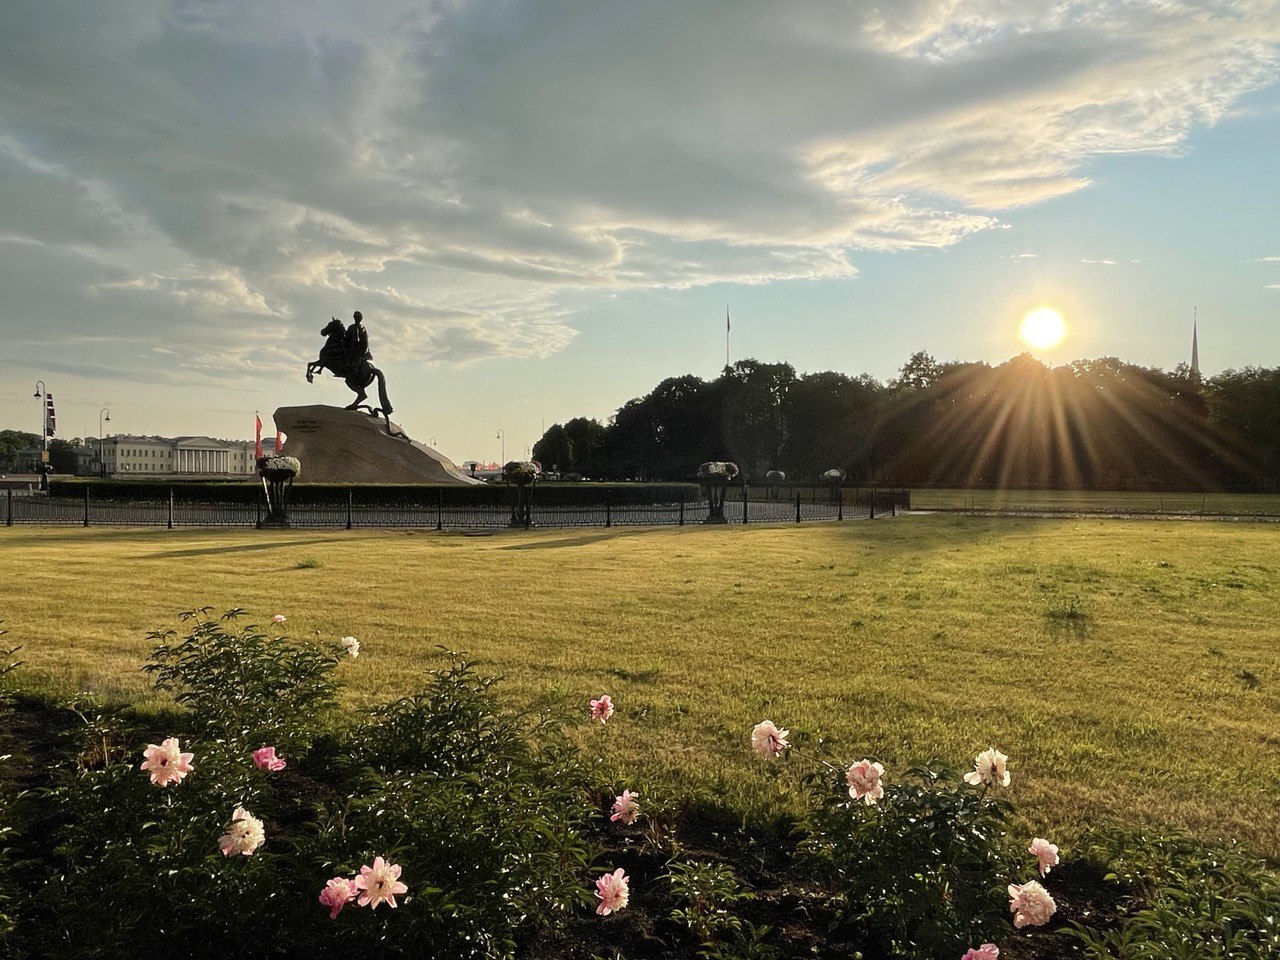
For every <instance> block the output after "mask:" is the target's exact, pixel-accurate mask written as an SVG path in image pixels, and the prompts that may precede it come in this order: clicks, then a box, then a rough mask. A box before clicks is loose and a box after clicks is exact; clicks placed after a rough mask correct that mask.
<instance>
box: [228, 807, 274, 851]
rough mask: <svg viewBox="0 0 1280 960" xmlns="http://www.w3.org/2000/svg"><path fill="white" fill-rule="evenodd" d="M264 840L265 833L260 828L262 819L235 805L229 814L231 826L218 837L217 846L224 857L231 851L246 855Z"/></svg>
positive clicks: (265, 839) (264, 841)
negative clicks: (233, 810)
mask: <svg viewBox="0 0 1280 960" xmlns="http://www.w3.org/2000/svg"><path fill="white" fill-rule="evenodd" d="M266 841H267V834H266V831H264V830H263V829H262V821H261V820H259V819H258V818H257V817H255V816H254V815H253V814H252V813H250V812H249V811H248V810H246V809H245V808H244V807H236V809H235V812H234V813H232V814H231V826H229V827H227V832H226V833H224V834H223V835H222V836H220V837H219V838H218V846H219V848H221V850H222V855H223V856H224V857H229V856H231V855H232V854H233V853H242V854H244V855H245V856H246V857H247V856H250V855H252V854H253V851H255V850H257V849H258V848H259V847H260V846H262V845H263V844H264V843H266Z"/></svg>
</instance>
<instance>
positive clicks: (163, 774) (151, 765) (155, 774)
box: [138, 737, 195, 787]
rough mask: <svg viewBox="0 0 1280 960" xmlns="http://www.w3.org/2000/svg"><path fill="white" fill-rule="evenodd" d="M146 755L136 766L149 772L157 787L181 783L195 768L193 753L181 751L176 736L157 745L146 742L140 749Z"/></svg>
mask: <svg viewBox="0 0 1280 960" xmlns="http://www.w3.org/2000/svg"><path fill="white" fill-rule="evenodd" d="M142 755H143V756H144V757H146V759H145V760H143V761H142V763H141V765H140V766H139V767H138V769H139V770H149V771H150V772H151V782H152V783H154V784H155V785H156V786H157V787H167V786H168V785H169V784H171V783H181V782H182V778H183V777H185V776H186V775H187V774H188V773H190V772H191V771H192V770H194V769H195V767H194V766H193V765H192V763H191V760H192V758H193V757H194V756H195V754H194V753H182V752H181V750H180V749H179V748H178V738H177V737H170V738H169V739H168V740H166V741H164V743H161V744H159V745H156V744H154V743H149V744H147V749H145V750H143V751H142Z"/></svg>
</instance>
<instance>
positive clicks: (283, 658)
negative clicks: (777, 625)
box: [0, 610, 1280, 960]
mask: <svg viewBox="0 0 1280 960" xmlns="http://www.w3.org/2000/svg"><path fill="white" fill-rule="evenodd" d="M246 619H247V618H246V617H245V616H244V614H243V612H242V611H230V612H229V613H228V614H226V615H225V616H223V617H220V618H215V617H213V616H211V615H210V611H207V610H205V611H200V612H197V613H192V614H188V615H185V617H184V626H183V629H182V630H181V631H177V632H175V631H162V632H157V633H154V634H152V635H151V639H152V640H153V642H154V644H155V648H154V650H153V653H152V655H151V658H150V660H149V662H148V664H147V665H146V668H145V669H147V670H148V671H149V672H150V674H151V675H152V678H153V680H154V683H155V686H156V689H157V691H158V692H160V693H163V694H168V695H171V696H172V697H173V700H174V702H175V704H176V705H177V707H178V710H177V711H176V712H171V713H167V714H160V715H157V714H156V713H154V712H149V713H147V714H144V715H142V717H141V718H139V717H136V716H134V717H131V716H130V715H128V714H127V713H122V712H120V711H108V710H103V709H95V708H94V707H93V705H92V704H90V703H86V702H83V701H82V702H80V703H78V704H76V709H75V711H74V712H73V711H56V710H48V709H47V708H42V707H39V706H38V704H34V703H32V702H28V704H27V709H25V710H24V709H18V710H16V712H15V710H14V707H13V705H12V704H11V703H8V704H6V705H7V708H8V709H9V711H10V715H9V717H7V718H6V719H7V720H8V722H7V723H6V724H4V725H3V728H4V730H5V734H4V735H5V737H7V738H8V740H6V741H5V742H0V747H3V748H4V749H2V750H0V753H16V754H27V755H28V756H32V755H34V756H38V757H40V758H42V759H41V762H40V763H31V762H26V763H25V766H24V767H23V769H21V770H19V771H18V772H17V773H16V774H15V773H14V772H13V771H11V770H8V769H7V766H8V765H7V764H3V763H0V777H7V778H8V779H7V780H4V781H3V782H0V786H2V787H4V789H3V790H0V841H3V842H2V843H0V953H5V952H6V951H9V953H12V955H15V956H31V957H65V956H79V955H83V954H85V953H86V949H85V948H86V947H91V948H92V949H91V951H90V952H91V954H92V955H94V956H101V957H108V958H109V957H135V956H173V955H194V954H203V955H211V956H212V955H235V956H238V957H259V956H263V957H265V956H274V955H290V954H292V953H296V952H300V951H303V950H305V953H306V955H308V956H314V957H321V958H323V957H345V956H352V955H374V956H447V957H493V958H497V957H508V956H512V955H515V954H519V955H522V956H528V957H533V958H538V960H550V958H562V957H563V958H569V957H574V958H587V957H591V956H599V957H606V956H607V957H615V956H625V957H627V958H629V960H642V958H646V957H664V958H665V957H694V956H698V957H720V958H729V957H757V958H766V957H768V958H775V960H784V958H799V957H802V956H803V957H814V956H817V957H821V958H826V957H830V958H834V957H849V956H853V955H855V951H857V952H860V953H861V955H862V956H863V957H865V958H867V960H872V958H881V957H904V958H905V957H942V958H947V957H954V958H956V960H961V958H962V957H963V958H967V960H994V958H996V957H997V956H998V957H1002V958H1004V960H1017V958H1030V957H1033V956H1034V957H1037V958H1054V957H1066V956H1077V955H1079V954H1076V953H1073V952H1072V950H1073V945H1074V944H1075V943H1076V942H1079V941H1083V942H1084V943H1086V944H1089V943H1091V944H1093V945H1094V948H1095V949H1096V950H1097V951H1105V950H1106V949H1110V948H1109V947H1105V946H1104V945H1105V944H1112V945H1113V946H1114V945H1116V944H1122V943H1123V944H1132V945H1135V946H1134V947H1133V949H1132V950H1131V951H1130V952H1123V951H1121V952H1110V953H1109V952H1096V953H1095V954H1094V955H1096V956H1100V957H1101V956H1115V957H1121V958H1130V957H1131V958H1135V960H1136V958H1138V957H1166V956H1167V957H1170V958H1172V957H1175V956H1181V955H1182V954H1179V953H1177V952H1176V949H1175V948H1176V944H1173V941H1171V944H1173V945H1172V946H1171V948H1170V950H1169V951H1168V952H1163V953H1162V952H1160V940H1159V937H1160V936H1161V931H1162V930H1165V929H1170V930H1174V929H1176V931H1177V932H1176V936H1177V942H1178V943H1196V944H1198V945H1199V946H1200V948H1201V949H1202V950H1203V953H1201V954H1198V955H1203V956H1209V957H1212V956H1223V957H1226V956H1231V957H1241V958H1245V960H1254V958H1261V957H1264V956H1272V955H1273V953H1272V949H1273V948H1274V946H1275V945H1276V942H1277V939H1276V938H1277V937H1280V929H1277V921H1276V919H1275V918H1276V916H1277V915H1280V911H1278V909H1277V908H1278V907H1280V890H1278V888H1277V885H1276V883H1275V880H1274V878H1273V877H1272V876H1271V874H1269V873H1268V872H1267V871H1266V870H1265V869H1263V868H1262V867H1261V866H1260V865H1258V864H1256V863H1255V862H1253V861H1251V860H1249V859H1248V858H1247V857H1244V856H1243V855H1241V854H1240V853H1238V852H1236V853H1231V852H1227V853H1219V852H1215V851H1211V850H1206V849H1205V848H1203V847H1202V846H1200V845H1198V844H1194V843H1191V842H1189V841H1180V840H1177V839H1174V838H1163V837H1144V838H1137V839H1135V838H1132V837H1118V836H1115V835H1112V836H1106V837H1103V838H1102V839H1101V840H1099V841H1097V842H1096V844H1095V845H1094V846H1093V847H1088V846H1086V845H1084V844H1079V845H1077V846H1076V847H1074V848H1071V847H1069V848H1067V849H1065V850H1064V851H1060V850H1059V849H1058V846H1057V845H1056V844H1054V843H1051V842H1050V841H1049V840H1048V839H1046V838H1043V837H1037V836H1034V835H1031V834H1025V835H1024V834H1022V833H1021V828H1018V827H1014V826H1012V825H1013V824H1015V823H1016V820H1015V819H1014V818H1013V817H1012V812H1013V811H1012V807H1011V805H1010V798H1011V797H1014V796H1016V793H1017V790H1018V785H1019V781H1020V777H1021V773H1020V771H1019V768H1018V767H1017V765H1016V757H1015V758H1014V761H1011V760H1010V759H1009V757H1007V756H1005V754H1004V753H1002V752H1001V751H1000V750H998V749H996V748H995V747H989V746H988V747H984V748H983V749H982V750H980V751H976V756H975V757H974V758H973V760H972V769H970V770H969V771H968V772H966V773H965V774H964V775H963V776H960V775H958V774H955V773H952V772H950V771H948V770H946V769H945V768H943V767H940V766H938V765H936V764H931V765H929V766H926V767H918V768H913V769H907V770H902V769H895V768H893V767H892V766H886V765H885V764H883V763H881V762H880V761H877V760H875V759H874V758H872V757H866V756H862V757H859V756H858V753H852V754H848V755H844V756H837V755H834V754H832V753H831V752H830V751H829V750H828V749H827V748H825V747H824V746H823V745H822V739H821V737H819V736H817V733H816V732H800V731H792V730H789V729H784V728H781V727H780V726H778V725H777V724H775V723H773V722H772V721H770V720H762V721H760V722H759V723H757V724H756V725H755V727H754V729H748V728H746V727H745V726H744V729H743V732H742V739H741V749H742V750H743V751H744V752H746V751H748V750H754V751H755V752H756V753H757V754H758V755H759V757H760V759H759V761H758V764H759V775H760V776H761V777H768V778H787V779H792V780H794V781H795V782H797V783H802V784H804V785H805V786H806V788H807V790H808V794H809V796H810V798H811V802H810V804H809V811H808V813H807V814H806V815H805V816H804V817H803V818H802V819H801V820H800V821H799V822H798V823H796V824H794V825H793V826H792V829H789V830H786V831H782V832H778V833H775V834H771V835H759V834H757V835H750V834H747V833H744V832H742V831H741V829H740V828H735V827H733V826H732V825H731V821H732V817H730V823H729V824H726V822H724V821H721V822H718V823H712V822H709V821H700V820H699V818H698V816H697V815H696V814H695V813H693V812H691V811H689V810H688V809H687V808H686V809H685V810H684V811H683V812H681V809H682V800H681V798H679V797H664V796H662V791H663V786H662V785H661V784H641V783H634V782H618V783H613V782H601V781H600V780H599V778H600V776H601V774H602V772H603V771H604V770H605V769H607V768H605V767H602V766H601V765H600V764H599V763H598V762H597V761H596V760H594V759H593V756H592V755H593V753H594V751H593V750H592V748H591V747H589V746H588V747H585V748H574V747H572V746H570V744H569V742H568V740H567V739H566V738H565V737H564V736H563V729H562V726H561V724H560V723H557V722H555V721H554V720H553V719H552V718H549V717H547V716H541V715H539V716H525V715H520V714H516V713H513V712H511V711H509V710H507V709H505V708H503V707H501V706H500V705H499V704H498V702H497V701H496V700H495V699H494V697H493V695H492V693H491V687H492V685H493V683H494V681H493V680H492V679H490V678H486V677H482V676H480V675H478V674H477V673H476V672H475V671H474V670H473V669H472V668H471V667H470V665H468V664H467V663H466V662H465V661H462V660H460V659H457V658H455V659H454V660H453V662H452V663H451V664H450V665H449V666H447V667H446V668H444V669H442V670H439V671H436V672H434V673H433V674H431V676H430V677H429V678H428V681H427V683H426V684H425V685H424V686H423V688H422V689H421V690H420V691H419V692H418V693H417V694H414V695H412V696H409V697H404V698H401V699H399V700H396V701H394V702H391V703H388V704H385V705H383V706H380V707H376V708H374V709H372V710H370V711H367V712H364V713H362V714H360V715H358V716H350V715H348V714H346V713H344V712H343V711H341V710H340V709H339V708H338V702H337V693H338V689H339V684H340V676H341V672H342V670H343V669H344V668H345V667H344V665H345V664H348V663H350V662H352V660H354V659H355V658H356V657H357V656H365V657H368V656H373V657H376V656H377V642H376V638H374V639H369V638H366V641H365V642H364V643H362V642H361V641H360V640H358V639H357V638H355V637H353V636H342V637H340V638H339V637H338V636H337V635H336V633H335V637H334V639H333V640H326V639H322V638H320V639H316V640H296V639H293V638H290V637H289V636H288V635H287V633H286V631H287V624H288V619H287V617H286V616H285V615H284V614H277V615H276V616H274V617H272V618H270V620H269V621H268V623H267V624H265V625H264V626H262V627H258V626H254V625H251V624H248V623H246ZM338 632H341V631H338ZM11 659H12V657H8V658H5V659H4V660H3V661H0V675H3V674H5V673H6V672H7V669H6V668H4V667H3V663H6V662H8V661H9V660H11ZM630 709H631V708H630V706H629V704H628V703H627V702H626V700H625V698H621V699H615V698H614V697H612V696H610V695H609V694H608V693H606V692H599V691H592V692H589V693H588V692H586V691H584V692H583V693H582V700H581V710H580V713H578V714H577V715H576V716H574V717H569V718H565V721H564V722H566V723H573V724H578V725H581V728H582V729H581V732H582V733H584V734H586V733H588V732H590V735H589V736H585V737H579V739H580V740H584V741H585V742H587V743H590V742H592V737H605V736H609V737H612V736H625V735H626V728H627V724H628V723H629V721H630V716H631V714H630V713H629V710H630ZM36 714H39V715H41V716H42V717H44V721H42V722H45V723H46V724H53V725H57V726H58V727H60V728H62V729H65V730H68V731H71V732H78V734H79V736H78V738H76V739H78V741H79V742H78V745H76V746H72V747H70V748H69V749H63V748H59V747H56V746H54V745H53V744H51V742H50V738H49V737H48V736H42V735H41V734H40V733H39V729H40V728H38V727H31V726H29V725H26V724H27V721H28V720H29V719H30V718H31V717H32V716H34V715H36ZM24 731H26V732H24ZM64 742H68V743H70V742H72V741H71V740H66V741H64ZM15 744H16V746H17V747H18V749H13V747H14V745H15ZM859 752H862V751H859ZM867 752H871V751H870V750H868V751H867ZM19 762H20V763H21V762H23V761H21V760H20V761H19ZM22 786H25V787H36V788H38V790H37V791H31V790H26V791H21V790H19V789H17V788H18V787H22ZM1107 871H1111V872H1113V873H1115V874H1116V878H1115V879H1114V880H1109V879H1106V878H1105V873H1106V872H1107ZM1188 897H1190V898H1191V899H1188ZM268 930H269V931H271V936H270V937H265V938H264V937H263V931H268ZM1121 933H1123V937H1121ZM1108 938H1110V939H1108ZM1217 945H1223V947H1224V949H1223V950H1221V951H1219V952H1213V951H1214V949H1215V948H1216V946H1217ZM1117 949H1118V950H1119V949H1120V948H1119V947H1117ZM1125 949H1128V948H1125ZM6 955H8V953H6Z"/></svg>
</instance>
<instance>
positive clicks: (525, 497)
mask: <svg viewBox="0 0 1280 960" xmlns="http://www.w3.org/2000/svg"><path fill="white" fill-rule="evenodd" d="M541 475H542V464H540V463H538V461H536V460H512V461H511V462H510V463H508V464H507V465H506V466H504V467H503V468H502V479H503V480H505V481H506V483H507V485H508V486H511V487H514V488H515V489H514V490H513V491H512V493H513V496H512V498H511V523H510V524H508V525H509V526H512V527H526V528H527V527H529V526H530V525H531V524H532V522H533V513H532V510H533V488H534V486H535V485H536V484H537V482H538V477H540V476H541Z"/></svg>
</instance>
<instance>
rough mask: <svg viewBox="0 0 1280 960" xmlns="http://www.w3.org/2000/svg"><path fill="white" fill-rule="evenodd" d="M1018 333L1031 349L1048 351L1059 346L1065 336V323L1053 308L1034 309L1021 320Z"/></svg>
mask: <svg viewBox="0 0 1280 960" xmlns="http://www.w3.org/2000/svg"><path fill="white" fill-rule="evenodd" d="M1018 332H1019V333H1020V334H1021V335H1022V339H1023V340H1025V341H1026V342H1027V344H1028V345H1029V346H1030V347H1032V348H1033V349H1035V350H1048V349H1049V348H1050V347H1056V346H1057V345H1058V344H1060V343H1061V342H1062V338H1063V337H1065V336H1066V335H1067V322H1066V321H1065V320H1063V319H1062V314H1061V313H1059V312H1058V311H1057V310H1055V309H1053V307H1036V308H1035V309H1034V310H1032V311H1031V312H1030V313H1028V314H1027V315H1026V316H1025V317H1023V318H1022V327H1021V328H1020V329H1019V331H1018Z"/></svg>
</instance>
